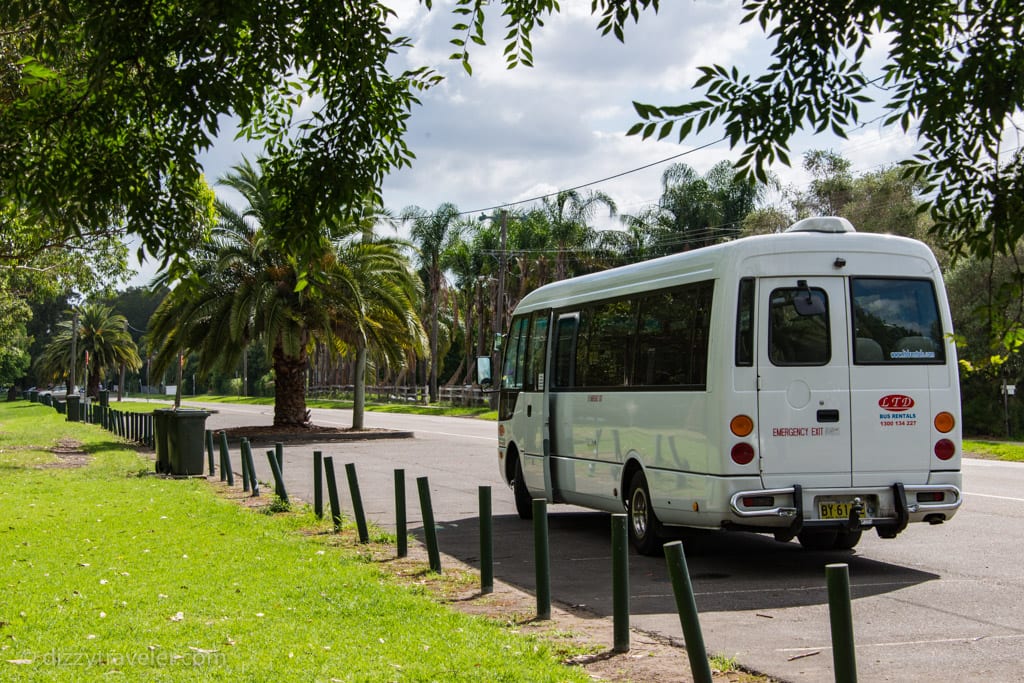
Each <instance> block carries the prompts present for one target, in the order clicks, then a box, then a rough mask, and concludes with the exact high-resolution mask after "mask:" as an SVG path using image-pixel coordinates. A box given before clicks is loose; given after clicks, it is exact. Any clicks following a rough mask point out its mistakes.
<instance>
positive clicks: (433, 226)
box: [402, 202, 467, 401]
mask: <svg viewBox="0 0 1024 683" xmlns="http://www.w3.org/2000/svg"><path fill="white" fill-rule="evenodd" d="M402 219H403V220H404V221H406V222H408V223H411V227H410V229H409V236H410V239H411V240H412V243H413V244H414V245H415V246H416V252H417V255H418V257H419V261H420V266H421V268H422V269H423V272H424V275H425V278H426V281H427V292H428V294H427V300H426V304H427V306H428V315H429V317H430V329H429V336H430V400H431V401H436V400H437V395H438V390H437V373H438V366H439V364H440V353H439V339H440V331H439V326H438V321H439V318H440V316H439V312H440V308H441V301H442V290H443V289H444V288H445V285H446V282H445V278H444V266H443V263H444V260H445V254H446V252H447V251H448V250H450V249H451V248H452V245H453V244H454V243H455V240H456V239H458V236H459V235H460V234H461V233H462V232H463V231H464V230H466V229H467V221H464V220H461V218H460V215H459V209H458V207H456V206H455V205H454V204H451V203H448V202H446V203H444V204H441V205H440V206H438V207H437V209H435V210H434V211H426V210H424V209H421V208H420V207H418V206H409V207H406V208H405V209H404V210H403V211H402Z"/></svg>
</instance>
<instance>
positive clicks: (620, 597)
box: [612, 513, 629, 652]
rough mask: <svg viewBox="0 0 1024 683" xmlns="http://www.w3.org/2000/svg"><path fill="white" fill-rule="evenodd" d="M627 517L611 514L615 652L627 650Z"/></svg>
mask: <svg viewBox="0 0 1024 683" xmlns="http://www.w3.org/2000/svg"><path fill="white" fill-rule="evenodd" d="M627 523H628V522H627V517H626V515H625V514H623V513H617V514H614V515H612V613H613V632H614V638H613V641H614V643H613V645H612V649H613V650H614V651H615V652H629V542H628V536H629V534H628V532H627Z"/></svg>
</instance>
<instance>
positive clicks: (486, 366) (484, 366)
mask: <svg viewBox="0 0 1024 683" xmlns="http://www.w3.org/2000/svg"><path fill="white" fill-rule="evenodd" d="M476 380H477V382H478V383H479V384H480V386H482V387H489V386H491V385H493V384H494V375H493V374H492V372H491V358H490V356H477V359H476Z"/></svg>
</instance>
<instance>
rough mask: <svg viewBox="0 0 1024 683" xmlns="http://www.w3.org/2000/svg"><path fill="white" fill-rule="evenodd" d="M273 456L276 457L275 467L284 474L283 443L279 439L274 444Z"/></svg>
mask: <svg viewBox="0 0 1024 683" xmlns="http://www.w3.org/2000/svg"><path fill="white" fill-rule="evenodd" d="M274 457H275V458H277V469H279V470H281V474H282V475H283V474H284V444H283V443H281V442H280V441H279V442H277V443H275V444H274Z"/></svg>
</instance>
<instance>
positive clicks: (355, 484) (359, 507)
mask: <svg viewBox="0 0 1024 683" xmlns="http://www.w3.org/2000/svg"><path fill="white" fill-rule="evenodd" d="M345 476H347V477H348V492H349V495H351V496H352V512H353V513H354V514H355V517H356V528H357V529H358V530H359V542H360V543H368V542H369V541H370V534H369V532H368V531H367V530H366V515H365V514H363V497H362V495H361V494H360V493H359V479H358V478H357V477H356V466H355V463H351V462H349V463H345Z"/></svg>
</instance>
